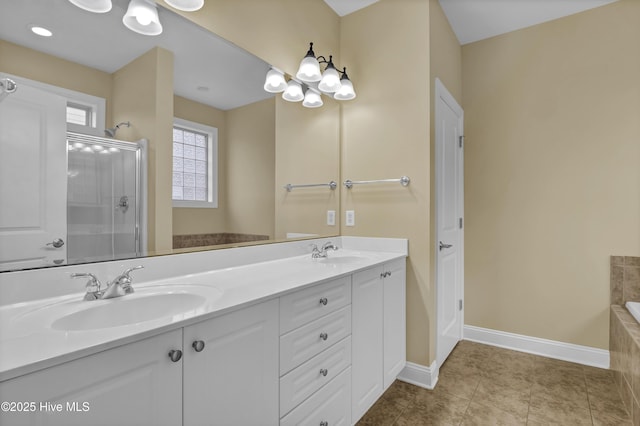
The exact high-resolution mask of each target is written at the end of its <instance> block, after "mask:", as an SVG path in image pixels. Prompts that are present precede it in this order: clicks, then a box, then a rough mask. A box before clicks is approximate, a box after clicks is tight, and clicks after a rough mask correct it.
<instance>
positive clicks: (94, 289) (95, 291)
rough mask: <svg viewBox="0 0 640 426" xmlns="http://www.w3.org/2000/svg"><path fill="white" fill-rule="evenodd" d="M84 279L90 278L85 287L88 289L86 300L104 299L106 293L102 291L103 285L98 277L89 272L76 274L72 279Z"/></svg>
mask: <svg viewBox="0 0 640 426" xmlns="http://www.w3.org/2000/svg"><path fill="white" fill-rule="evenodd" d="M83 277H88V278H89V280H88V281H87V284H86V286H85V287H86V289H87V293H86V294H85V295H84V300H97V299H102V294H103V293H104V291H103V290H102V289H101V287H102V283H101V282H100V280H99V279H98V277H96V276H95V275H93V274H90V273H88V272H76V273H73V274H71V278H83Z"/></svg>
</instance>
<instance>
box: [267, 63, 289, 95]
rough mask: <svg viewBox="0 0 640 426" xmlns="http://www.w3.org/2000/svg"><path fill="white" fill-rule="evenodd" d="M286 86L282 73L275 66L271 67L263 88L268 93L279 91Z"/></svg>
mask: <svg viewBox="0 0 640 426" xmlns="http://www.w3.org/2000/svg"><path fill="white" fill-rule="evenodd" d="M286 88H287V82H286V81H285V79H284V73H283V72H282V71H280V70H279V69H277V68H271V69H270V70H269V71H268V72H267V77H266V78H265V80H264V90H266V91H267V92H269V93H280V92H282V91H284V90H285V89H286Z"/></svg>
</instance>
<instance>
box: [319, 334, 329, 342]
mask: <svg viewBox="0 0 640 426" xmlns="http://www.w3.org/2000/svg"><path fill="white" fill-rule="evenodd" d="M320 338H321V339H322V340H327V339H328V338H329V335H328V334H327V333H320Z"/></svg>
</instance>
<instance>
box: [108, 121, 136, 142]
mask: <svg viewBox="0 0 640 426" xmlns="http://www.w3.org/2000/svg"><path fill="white" fill-rule="evenodd" d="M120 126H126V127H131V123H130V122H128V121H123V122H122V123H119V124H117V125H116V127H111V128H109V129H104V134H105V136H108V137H110V138H114V137H116V132H117V131H118V129H119V128H120Z"/></svg>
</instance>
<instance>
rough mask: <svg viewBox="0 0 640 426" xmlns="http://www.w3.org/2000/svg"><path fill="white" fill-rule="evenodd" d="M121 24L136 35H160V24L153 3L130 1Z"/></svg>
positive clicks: (139, 0)
mask: <svg viewBox="0 0 640 426" xmlns="http://www.w3.org/2000/svg"><path fill="white" fill-rule="evenodd" d="M122 23H123V24H124V25H125V26H126V27H127V28H129V29H130V30H131V31H135V32H136V33H138V34H144V35H151V36H153V35H158V34H161V33H162V24H161V23H160V18H158V10H157V9H156V6H155V3H154V4H152V3H149V2H147V1H146V0H131V1H130V2H129V8H128V9H127V13H125V15H124V17H123V18H122Z"/></svg>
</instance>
